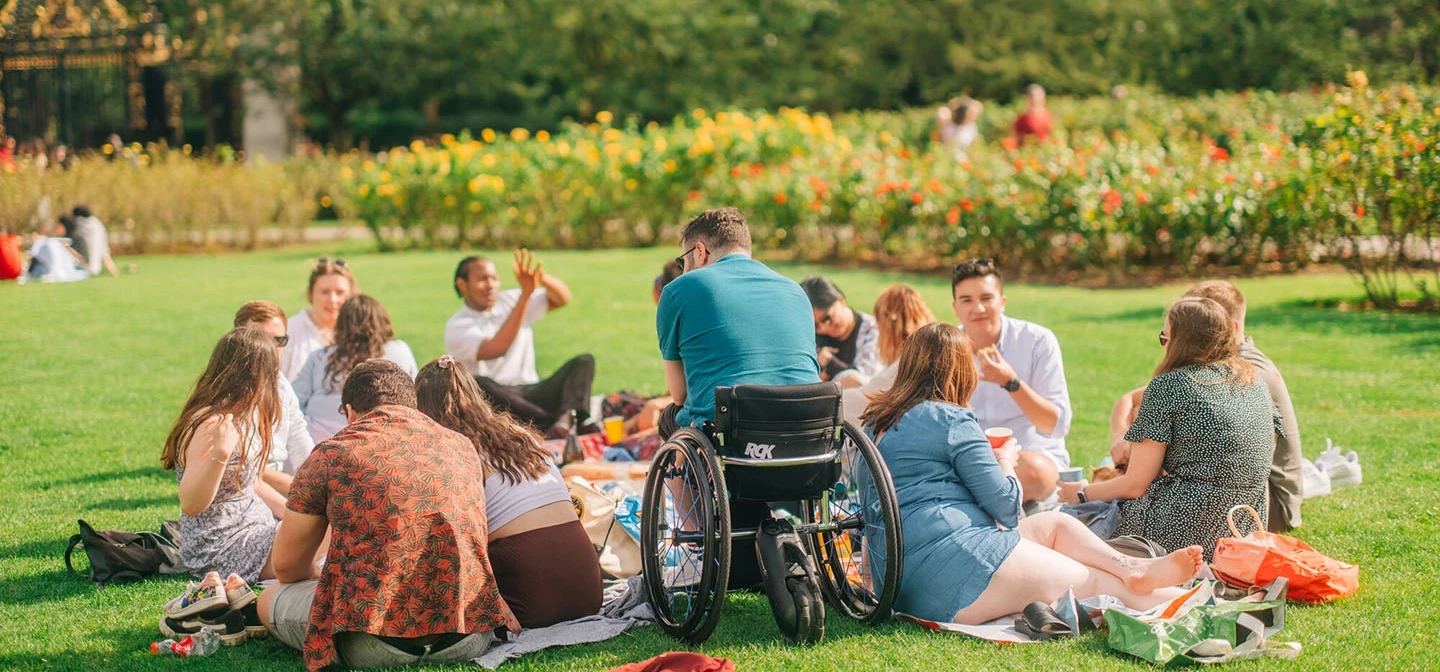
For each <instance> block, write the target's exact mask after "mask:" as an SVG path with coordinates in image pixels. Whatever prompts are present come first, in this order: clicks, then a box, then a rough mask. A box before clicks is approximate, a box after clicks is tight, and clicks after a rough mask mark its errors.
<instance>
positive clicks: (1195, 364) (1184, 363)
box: [1060, 297, 1282, 559]
mask: <svg viewBox="0 0 1440 672" xmlns="http://www.w3.org/2000/svg"><path fill="white" fill-rule="evenodd" d="M1160 345H1161V347H1163V348H1164V349H1165V356H1164V358H1162V359H1161V360H1160V365H1159V366H1158V367H1156V369H1155V377H1154V378H1153V379H1152V380H1151V381H1150V384H1149V385H1147V386H1146V387H1145V398H1144V399H1143V400H1142V401H1141V402H1140V410H1139V412H1138V413H1137V415H1136V418H1135V422H1134V424H1132V425H1130V429H1129V430H1128V431H1126V433H1125V440H1126V441H1127V442H1129V443H1130V444H1131V446H1132V447H1131V449H1130V455H1129V466H1128V467H1127V469H1126V470H1125V474H1124V475H1122V476H1120V477H1118V478H1114V479H1111V480H1108V481H1104V482H1100V483H1095V484H1093V485H1091V484H1089V483H1087V482H1085V481H1083V480H1082V481H1078V482H1074V483H1062V484H1060V493H1061V494H1060V499H1061V500H1062V501H1064V502H1066V503H1068V504H1078V503H1083V502H1087V501H1113V502H1117V504H1118V508H1119V515H1120V525H1119V527H1118V528H1116V530H1115V534H1117V535H1130V534H1138V535H1140V536H1142V537H1145V538H1146V539H1150V540H1153V541H1155V542H1156V543H1158V544H1160V546H1162V547H1164V548H1166V549H1175V548H1181V547H1185V546H1192V545H1198V546H1200V547H1202V548H1204V549H1205V557H1206V559H1209V558H1210V556H1211V554H1212V553H1213V552H1214V551H1215V541H1216V540H1217V539H1220V538H1222V537H1228V536H1230V530H1229V524H1228V523H1227V522H1226V516H1227V513H1228V512H1229V511H1230V508H1231V507H1233V506H1235V505H1237V504H1248V505H1250V507H1251V508H1253V509H1255V510H1256V511H1259V512H1261V513H1262V514H1263V513H1265V511H1266V502H1265V500H1266V492H1265V487H1266V485H1265V484H1266V478H1267V477H1268V476H1269V474H1270V465H1271V459H1272V457H1273V455H1274V453H1275V437H1276V435H1277V434H1278V433H1280V432H1281V431H1282V430H1281V426H1280V416H1279V414H1278V413H1277V412H1276V410H1275V403H1274V402H1273V401H1271V399H1270V391H1269V390H1268V389H1267V388H1266V387H1265V383H1263V382H1261V381H1259V380H1258V379H1257V378H1256V376H1255V368H1254V367H1253V366H1251V365H1250V363H1249V362H1246V361H1245V360H1243V359H1241V358H1240V342H1239V340H1238V339H1237V338H1236V337H1235V330H1234V327H1233V326H1232V325H1231V323H1230V317H1229V315H1227V314H1226V312H1225V309H1224V308H1223V307H1222V306H1221V305H1220V304H1219V303H1216V302H1215V301H1213V300H1211V299H1206V298H1200V297H1187V298H1182V299H1180V300H1179V301H1176V302H1175V303H1174V304H1173V305H1171V306H1170V310H1168V311H1167V312H1166V314H1165V327H1164V329H1162V330H1161V331H1160ZM1244 526H1248V523H1242V527H1244ZM1241 531H1242V533H1245V534H1248V533H1249V532H1250V530H1244V529H1242V530H1241Z"/></svg>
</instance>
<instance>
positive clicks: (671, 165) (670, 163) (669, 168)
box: [665, 159, 675, 173]
mask: <svg viewBox="0 0 1440 672" xmlns="http://www.w3.org/2000/svg"><path fill="white" fill-rule="evenodd" d="M665 172H667V173H673V172H675V160H674V159H665Z"/></svg>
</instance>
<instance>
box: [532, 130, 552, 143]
mask: <svg viewBox="0 0 1440 672" xmlns="http://www.w3.org/2000/svg"><path fill="white" fill-rule="evenodd" d="M535 139H536V140H539V141H540V142H550V131H543V130H542V131H535Z"/></svg>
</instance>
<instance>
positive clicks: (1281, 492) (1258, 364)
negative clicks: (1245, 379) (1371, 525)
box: [1110, 280, 1305, 532]
mask: <svg viewBox="0 0 1440 672" xmlns="http://www.w3.org/2000/svg"><path fill="white" fill-rule="evenodd" d="M1185 296H1187V297H1198V298H1204V299H1210V300H1212V301H1214V302H1216V303H1218V304H1220V306H1221V307H1222V308H1224V309H1225V312H1226V314H1228V315H1229V316H1230V324H1231V326H1232V328H1233V329H1234V330H1235V337H1236V338H1238V339H1239V340H1240V358H1241V359H1243V360H1245V361H1247V362H1250V364H1251V365H1252V366H1254V367H1255V374H1256V376H1257V377H1258V378H1259V379H1260V380H1262V381H1264V383H1265V387H1267V388H1269V389H1270V398H1271V399H1274V400H1275V408H1276V410H1277V411H1279V412H1280V421H1281V423H1282V426H1283V428H1284V430H1285V434H1284V435H1283V436H1278V435H1277V436H1276V439H1275V456H1274V460H1273V463H1272V464H1271V466H1270V478H1269V482H1270V496H1269V500H1270V511H1269V513H1270V515H1269V517H1268V518H1267V520H1268V521H1269V525H1268V526H1267V527H1268V528H1269V530H1270V531H1271V532H1284V531H1286V530H1289V529H1291V528H1296V527H1299V526H1300V522H1301V518H1300V501H1301V500H1303V499H1304V498H1305V493H1304V492H1303V483H1304V478H1303V476H1302V475H1301V471H1300V469H1301V466H1302V464H1303V459H1304V456H1303V455H1302V454H1301V451H1300V425H1299V424H1298V423H1297V422H1296V421H1295V404H1294V403H1293V402H1292V401H1291V400H1290V389H1289V388H1288V387H1287V386H1286V385H1285V379H1284V378H1283V377H1282V376H1281V375H1280V370H1279V369H1278V368H1276V367H1275V362H1272V361H1270V358H1269V357H1266V356H1265V353H1263V352H1261V351H1260V349H1259V348H1257V347H1255V341H1254V339H1252V338H1250V337H1249V336H1247V335H1246V334H1245V295H1244V294H1241V293H1240V290H1239V289H1237V288H1236V287H1235V285H1232V284H1230V283H1228V282H1226V281H1224V280H1207V281H1205V282H1201V283H1199V284H1196V285H1194V286H1192V287H1191V288H1190V289H1188V290H1186V291H1185ZM1144 392H1145V388H1143V387H1142V388H1140V389H1138V390H1134V391H1132V392H1130V393H1128V394H1126V395H1124V396H1122V397H1120V400H1119V401H1117V402H1115V407H1114V408H1113V409H1111V411H1110V432H1111V434H1112V435H1113V436H1114V438H1115V443H1114V444H1112V445H1111V447H1110V456H1111V458H1112V459H1114V460H1115V462H1116V464H1124V463H1125V462H1126V461H1127V460H1128V459H1129V457H1130V444H1128V443H1125V439H1124V437H1125V431H1126V430H1127V429H1129V427H1130V424H1131V423H1133V422H1134V421H1135V413H1136V412H1137V411H1138V410H1139V408H1140V400H1141V398H1142V397H1143V395H1144ZM1117 432H1118V433H1117Z"/></svg>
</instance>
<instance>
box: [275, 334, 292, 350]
mask: <svg viewBox="0 0 1440 672" xmlns="http://www.w3.org/2000/svg"><path fill="white" fill-rule="evenodd" d="M289 344H290V334H282V335H280V336H276V337H275V347H277V348H283V347H285V346H287V345H289Z"/></svg>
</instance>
